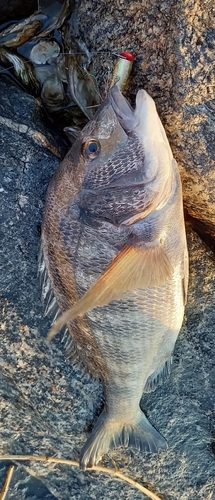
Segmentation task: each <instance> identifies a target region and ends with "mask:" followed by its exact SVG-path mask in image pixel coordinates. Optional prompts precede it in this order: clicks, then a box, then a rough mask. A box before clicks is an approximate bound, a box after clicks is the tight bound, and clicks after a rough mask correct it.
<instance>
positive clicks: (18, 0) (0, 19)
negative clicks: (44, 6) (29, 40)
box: [0, 0, 38, 24]
mask: <svg viewBox="0 0 215 500" xmlns="http://www.w3.org/2000/svg"><path fill="white" fill-rule="evenodd" d="M37 6H38V2H37V0H28V2H23V0H1V13H0V24H2V23H6V22H8V21H13V20H14V19H22V18H24V17H28V16H30V14H33V12H34V11H35V10H36V9H37Z"/></svg>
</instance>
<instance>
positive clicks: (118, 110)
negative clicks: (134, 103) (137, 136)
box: [108, 85, 137, 132]
mask: <svg viewBox="0 0 215 500" xmlns="http://www.w3.org/2000/svg"><path fill="white" fill-rule="evenodd" d="M108 99H109V102H110V104H111V106H112V108H113V111H114V112H115V114H116V116H117V119H118V121H119V123H120V125H121V127H122V128H123V129H124V130H125V132H131V131H132V130H134V128H135V126H136V122H137V120H136V117H135V114H134V109H133V108H132V107H131V105H130V104H129V102H128V101H127V99H126V98H125V97H124V96H123V94H122V93H121V92H120V90H119V87H118V86H117V85H114V86H113V87H111V88H110V90H109V94H108Z"/></svg>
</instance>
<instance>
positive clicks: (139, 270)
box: [48, 242, 173, 340]
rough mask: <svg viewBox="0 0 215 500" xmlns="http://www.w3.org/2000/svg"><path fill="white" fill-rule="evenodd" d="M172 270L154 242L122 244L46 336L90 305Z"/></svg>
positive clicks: (160, 280)
mask: <svg viewBox="0 0 215 500" xmlns="http://www.w3.org/2000/svg"><path fill="white" fill-rule="evenodd" d="M172 272H173V269H172V265H171V263H170V261H169V258H168V257H167V255H166V254H165V252H164V250H163V248H162V246H161V245H160V244H159V243H158V242H154V243H153V244H151V246H148V247H145V248H136V247H134V246H129V247H126V248H125V249H124V250H121V251H120V252H119V253H118V254H117V255H116V257H115V258H114V259H113V260H112V262H111V263H110V265H109V266H108V267H107V269H106V270H105V271H104V273H103V274H102V275H101V276H100V278H99V279H98V280H97V281H96V282H95V283H94V284H93V285H92V286H91V288H90V289H89V290H88V291H87V292H86V293H85V294H84V295H83V297H81V299H80V300H78V302H76V304H74V306H73V307H72V308H71V309H68V311H65V312H64V313H63V314H62V316H61V317H60V318H59V319H58V320H57V321H56V322H55V323H54V325H53V327H52V328H51V330H50V332H49V334H48V339H49V340H51V338H53V337H54V336H55V335H56V333H57V332H58V330H59V329H60V327H61V326H62V325H63V324H65V323H67V322H69V321H72V320H73V319H75V318H76V317H77V316H83V315H84V314H85V313H86V312H87V311H90V310H91V309H93V308H94V307H98V306H99V307H100V306H104V305H106V304H108V303H109V302H111V301H112V300H116V299H119V298H121V296H122V294H123V293H124V292H126V291H128V290H135V289H138V288H146V287H154V286H160V285H163V284H164V283H165V282H166V281H167V280H168V279H169V278H170V277H171V275H172Z"/></svg>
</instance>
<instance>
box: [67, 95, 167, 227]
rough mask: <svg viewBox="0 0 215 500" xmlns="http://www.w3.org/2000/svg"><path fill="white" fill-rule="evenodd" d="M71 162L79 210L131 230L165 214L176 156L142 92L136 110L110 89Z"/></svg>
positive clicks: (137, 100) (85, 128)
mask: <svg viewBox="0 0 215 500" xmlns="http://www.w3.org/2000/svg"><path fill="white" fill-rule="evenodd" d="M69 157H70V158H71V160H72V164H73V169H74V167H75V172H76V176H78V178H79V181H80V183H79V186H80V188H81V193H80V194H79V200H78V204H79V205H80V207H81V208H83V209H86V210H87V211H88V212H89V211H91V213H92V215H94V216H96V217H97V218H98V217H99V218H100V217H102V213H103V216H104V218H105V219H108V220H110V221H113V222H115V223H117V224H119V223H126V224H131V223H132V222H134V221H135V220H136V219H137V220H139V219H140V218H144V217H145V216H146V215H147V214H148V213H150V212H151V211H152V210H154V209H157V208H161V207H162V206H163V204H164V203H165V202H166V200H167V199H168V196H169V194H170V191H171V187H172V175H171V172H172V159H173V157H172V152H171V149H170V146H169V143H168V139H167V137H166V134H165V131H164V128H163V126H162V124H161V121H160V118H159V116H158V114H157V111H156V107H155V104H154V101H153V99H152V98H151V97H150V96H149V95H148V94H147V92H146V91H144V90H140V91H139V92H138V94H137V97H136V108H135V109H133V108H132V107H131V106H130V104H129V103H128V101H127V100H126V99H125V97H124V96H123V95H122V94H121V92H120V90H119V89H118V87H117V86H114V87H112V88H111V89H110V92H109V95H108V97H107V99H106V100H105V101H104V103H103V104H102V105H101V107H100V108H99V110H98V111H97V113H96V114H95V115H94V118H93V120H91V121H90V122H89V123H88V124H87V125H86V126H85V127H84V129H83V130H82V132H81V134H80V136H79V138H78V139H77V140H76V142H75V143H74V145H73V147H72V148H71V150H70V153H69ZM73 171H74V170H73Z"/></svg>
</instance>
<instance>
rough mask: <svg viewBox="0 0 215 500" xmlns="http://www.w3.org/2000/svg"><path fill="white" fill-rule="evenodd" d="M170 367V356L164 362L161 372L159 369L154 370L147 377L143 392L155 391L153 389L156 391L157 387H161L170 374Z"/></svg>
mask: <svg viewBox="0 0 215 500" xmlns="http://www.w3.org/2000/svg"><path fill="white" fill-rule="evenodd" d="M171 365H172V356H170V357H169V358H168V359H167V361H165V363H164V365H163V367H162V368H161V370H160V369H159V370H156V371H155V372H154V373H152V374H151V375H150V376H149V378H148V380H147V382H146V385H145V387H144V392H151V391H155V389H157V387H158V386H159V385H162V384H163V382H164V381H165V380H166V379H167V377H168V376H169V374H170V370H171Z"/></svg>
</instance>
